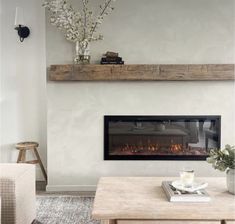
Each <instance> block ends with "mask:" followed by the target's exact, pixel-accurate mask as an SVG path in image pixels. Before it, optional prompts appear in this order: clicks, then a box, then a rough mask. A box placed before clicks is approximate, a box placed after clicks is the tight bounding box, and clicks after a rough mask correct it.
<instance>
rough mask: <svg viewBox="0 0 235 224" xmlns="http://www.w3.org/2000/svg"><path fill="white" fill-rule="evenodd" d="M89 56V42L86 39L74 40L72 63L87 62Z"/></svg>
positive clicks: (88, 61)
mask: <svg viewBox="0 0 235 224" xmlns="http://www.w3.org/2000/svg"><path fill="white" fill-rule="evenodd" d="M90 58H91V56H90V49H89V42H88V41H86V40H84V41H76V45H75V57H74V63H75V64H89V63H90Z"/></svg>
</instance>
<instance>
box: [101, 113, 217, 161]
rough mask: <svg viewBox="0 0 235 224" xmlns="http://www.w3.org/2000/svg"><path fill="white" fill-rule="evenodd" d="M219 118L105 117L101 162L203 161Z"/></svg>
mask: <svg viewBox="0 0 235 224" xmlns="http://www.w3.org/2000/svg"><path fill="white" fill-rule="evenodd" d="M220 123H221V117H220V116H105V117H104V159H105V160H176V159H178V160H205V159H206V157H207V156H208V153H209V151H210V149H212V148H219V147H220Z"/></svg>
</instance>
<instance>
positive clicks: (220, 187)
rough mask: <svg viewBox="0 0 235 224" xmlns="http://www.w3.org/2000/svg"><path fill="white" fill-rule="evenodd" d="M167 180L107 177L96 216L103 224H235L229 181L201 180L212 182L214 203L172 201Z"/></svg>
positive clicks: (234, 202) (102, 182) (101, 185)
mask: <svg viewBox="0 0 235 224" xmlns="http://www.w3.org/2000/svg"><path fill="white" fill-rule="evenodd" d="M173 179H176V178H171V177H168V178H163V177H103V178H101V179H100V181H99V184H98V187H97V191H96V196H95V202H94V207H93V211H92V216H93V218H94V219H97V220H101V223H102V224H181V223H182V224H220V223H226V224H235V197H234V195H232V194H229V193H228V192H227V191H226V180H225V178H221V177H218V178H208V177H207V178H197V180H198V181H206V182H208V183H209V186H208V188H207V191H208V193H209V194H210V196H211V201H210V202H203V203H201V202H200V203H198V202H196V203H195V202H194V203H185V202H169V201H168V200H167V198H166V196H165V193H164V192H163V190H162V188H161V183H162V181H163V180H173Z"/></svg>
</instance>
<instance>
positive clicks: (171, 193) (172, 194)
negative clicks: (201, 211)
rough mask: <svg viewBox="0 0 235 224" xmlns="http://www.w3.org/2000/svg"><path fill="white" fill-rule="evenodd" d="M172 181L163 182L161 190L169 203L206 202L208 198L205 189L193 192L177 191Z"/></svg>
mask: <svg viewBox="0 0 235 224" xmlns="http://www.w3.org/2000/svg"><path fill="white" fill-rule="evenodd" d="M172 183H173V182H172V181H163V182H162V188H163V190H164V192H165V194H166V196H167V199H168V200H169V201H170V202H208V201H210V199H211V198H210V196H209V194H208V193H207V192H206V190H205V189H200V190H195V191H185V190H179V189H177V188H175V187H174V186H173V185H174V184H173V185H172Z"/></svg>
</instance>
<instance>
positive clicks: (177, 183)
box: [171, 180, 208, 192]
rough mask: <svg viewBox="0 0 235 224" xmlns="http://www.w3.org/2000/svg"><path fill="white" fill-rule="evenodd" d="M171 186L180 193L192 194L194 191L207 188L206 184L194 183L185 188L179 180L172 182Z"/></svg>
mask: <svg viewBox="0 0 235 224" xmlns="http://www.w3.org/2000/svg"><path fill="white" fill-rule="evenodd" d="M171 185H172V186H173V187H174V188H176V189H177V190H180V191H187V192H194V191H198V190H202V189H205V188H206V187H207V186H208V183H205V182H194V183H193V184H192V186H190V187H186V186H184V184H183V183H182V182H181V181H180V180H176V181H173V182H172V183H171Z"/></svg>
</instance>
